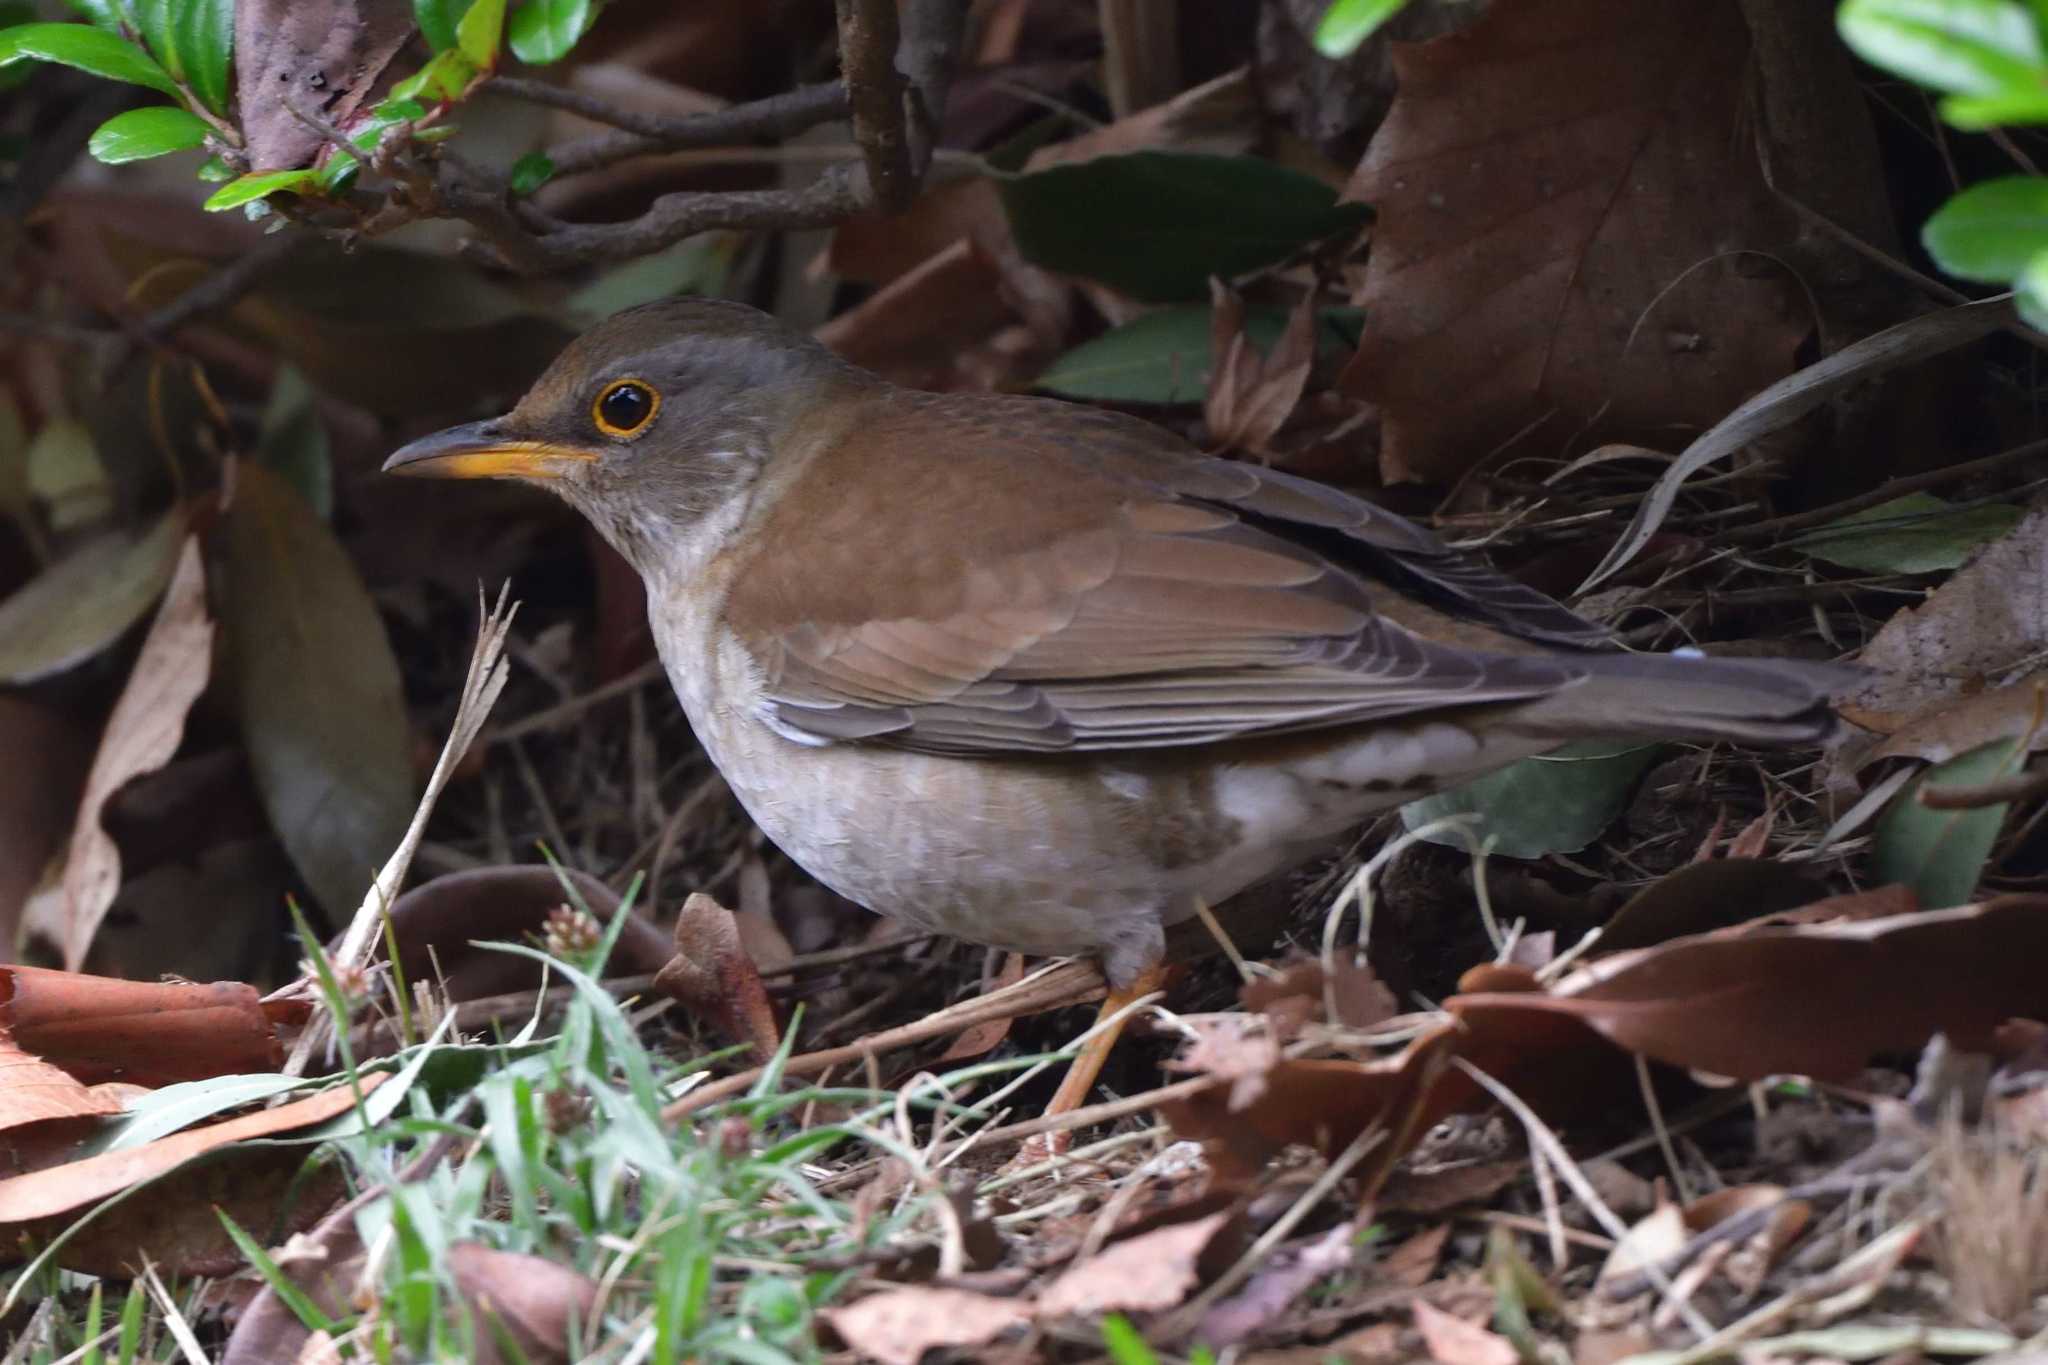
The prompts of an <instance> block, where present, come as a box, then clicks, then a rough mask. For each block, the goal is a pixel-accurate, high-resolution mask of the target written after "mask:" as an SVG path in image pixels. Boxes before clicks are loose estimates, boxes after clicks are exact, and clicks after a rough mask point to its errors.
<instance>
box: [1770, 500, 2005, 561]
mask: <svg viewBox="0 0 2048 1365" xmlns="http://www.w3.org/2000/svg"><path fill="white" fill-rule="evenodd" d="M2023 515H2025V514H2024V513H2023V512H2022V511H2021V510H2020V509H2019V508H2017V507H2008V506H2006V505H2005V504H2003V503H1988V504H1986V505H1984V506H1981V507H1952V506H1950V505H1949V504H1948V503H1945V502H1943V501H1942V500H1941V499H1940V498H1937V497H1935V496H1934V495H1933V494H1931V493H1908V494H1907V495H1906V496H1905V497H1903V498H1894V499H1892V500H1891V501H1890V502H1887V503H1883V504H1881V505H1879V506H1877V507H1872V508H1870V509H1868V510H1867V511H1862V512H1852V513H1850V514H1849V515H1848V516H1846V517H1843V518H1841V519H1840V520H1838V521H1831V522H1829V523H1828V524H1827V525H1825V526H1823V527H1821V528H1820V529H1819V530H1816V531H1809V532H1807V533H1806V534H1805V535H1803V536H1800V537H1798V538H1797V539H1795V540H1793V541H1791V542H1790V543H1791V545H1792V546H1793V547H1794V548H1795V549H1800V550H1804V551H1806V553H1808V554H1810V555H1812V556H1813V557H1814V558H1815V559H1825V560H1826V561H1827V562H1828V563H1830V564H1840V565H1842V566H1843V567H1844V568H1850V569H1864V570H1868V571H1870V572H1873V573H1940V572H1942V571H1944V570H1947V569H1955V568H1960V567H1961V566H1962V563H1963V561H1964V560H1966V559H1968V558H1969V557H1970V555H1971V553H1972V552H1973V551H1975V550H1976V549H1977V548H1978V547H1979V546H1981V545H1984V544H1987V543H1989V542H1990V541H1994V540H1996V539H1998V538H1999V537H2000V536H2002V535H2004V534H2005V533H2006V532H2008V531H2010V530H2012V528H2013V527H2015V526H2017V525H2019V523H2020V518H2021V517H2022V516H2023Z"/></svg>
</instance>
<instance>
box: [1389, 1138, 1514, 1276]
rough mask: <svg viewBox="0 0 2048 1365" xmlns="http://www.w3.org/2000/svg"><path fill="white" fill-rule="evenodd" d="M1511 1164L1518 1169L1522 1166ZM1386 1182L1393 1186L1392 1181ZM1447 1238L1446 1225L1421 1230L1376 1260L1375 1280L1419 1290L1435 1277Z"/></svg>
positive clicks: (1449, 1229)
mask: <svg viewBox="0 0 2048 1365" xmlns="http://www.w3.org/2000/svg"><path fill="white" fill-rule="evenodd" d="M1514 1164H1516V1165H1518V1166H1519V1165H1520V1164H1521V1163H1520V1162H1516V1163H1514ZM1388 1183H1389V1185H1391V1184H1392V1182H1391V1181H1390V1182H1388ZM1450 1236H1451V1225H1450V1224H1449V1223H1438V1224H1437V1225H1436V1226H1435V1227H1432V1228H1424V1229H1423V1230H1422V1231H1421V1232H1418V1233H1416V1234H1415V1235H1414V1236H1413V1237H1410V1238H1409V1239H1408V1240H1407V1241H1405V1242H1403V1243H1401V1245H1399V1246H1397V1247H1395V1248H1393V1249H1392V1250H1391V1251H1389V1252H1387V1254H1386V1255H1384V1256H1382V1257H1380V1259H1379V1260H1377V1261H1375V1262H1374V1263H1373V1267H1372V1268H1373V1273H1374V1277H1375V1278H1376V1279H1380V1280H1384V1281H1386V1282H1387V1283H1389V1284H1392V1285H1396V1286H1399V1287H1402V1288H1406V1289H1420V1288H1422V1286H1423V1285H1425V1284H1427V1283H1429V1280H1430V1277H1431V1276H1433V1275H1435V1274H1436V1263H1437V1262H1438V1261H1439V1260H1440V1259H1442V1257H1443V1254H1444V1243H1445V1242H1447V1241H1449V1240H1450Z"/></svg>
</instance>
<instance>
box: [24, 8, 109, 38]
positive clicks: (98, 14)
mask: <svg viewBox="0 0 2048 1365" xmlns="http://www.w3.org/2000/svg"><path fill="white" fill-rule="evenodd" d="M64 3H65V4H66V5H68V6H69V7H70V9H71V12H72V13H73V14H76V15H77V16H78V17H79V18H81V19H86V20H90V21H91V23H92V26H93V27H94V28H103V29H105V30H106V31H107V32H109V33H113V34H118V33H120V31H121V10H120V7H119V6H118V5H117V4H116V3H115V0H64ZM20 8H22V9H24V10H28V11H29V12H30V13H29V18H33V17H34V9H35V7H34V6H33V5H22V6H20ZM7 22H8V23H10V24H12V23H17V22H21V23H26V22H27V20H26V19H23V20H16V19H13V18H11V17H10V18H9V19H8V20H7Z"/></svg>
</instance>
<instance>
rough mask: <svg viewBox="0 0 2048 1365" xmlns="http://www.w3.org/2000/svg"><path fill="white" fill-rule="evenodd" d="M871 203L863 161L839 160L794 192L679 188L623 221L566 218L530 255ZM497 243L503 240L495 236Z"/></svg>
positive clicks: (833, 218) (822, 222) (599, 251)
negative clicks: (840, 163) (842, 163)
mask: <svg viewBox="0 0 2048 1365" xmlns="http://www.w3.org/2000/svg"><path fill="white" fill-rule="evenodd" d="M867 203H868V192H867V175H866V172H865V171H864V170H863V169H862V168H861V167H858V166H835V167H833V168H832V169H830V170H828V171H826V172H825V173H824V174H823V175H821V176H819V177H818V178H817V179H816V180H814V181H812V182H811V183H810V184H809V185H806V186H804V187H803V188H802V189H796V190H735V191H730V192H726V193H714V192H708V191H707V192H702V193H693V192H689V191H678V192H677V193H674V194H665V195H663V196H661V198H659V199H657V200H655V201H654V203H653V204H651V205H649V206H648V209H647V212H645V213H643V214H641V215H640V216H639V217H638V218H634V219H631V220H629V221H627V222H624V223H563V224H560V225H559V226H556V227H554V228H552V229H551V230H550V231H548V232H547V233H545V234H544V235H542V236H539V237H536V238H531V239H529V241H530V252H529V258H530V260H531V261H532V263H533V266H534V267H535V268H539V269H559V268H563V267H567V266H571V265H580V264H585V263H589V262H597V261H624V260H631V259H632V258H633V257H636V256H644V255H647V254H648V253H649V252H653V251H659V250H661V249H662V248H663V247H665V246H671V245H673V244H674V243H676V242H680V241H681V240H683V238H685V237H694V236H695V235H697V234H698V233H700V232H710V231H712V230H713V229H717V228H723V229H728V230H736V231H753V232H775V231H782V230H787V229H792V228H815V227H829V226H831V225H832V224H835V223H838V222H842V221H844V220H845V219H847V218H849V217H851V216H852V215H854V214H855V213H858V212H860V210H861V209H863V208H865V207H866V206H867ZM459 216H461V217H464V218H468V217H469V215H468V214H467V213H464V214H461V215H459ZM471 221H475V220H474V219H471ZM493 245H498V243H497V242H496V241H495V240H494V241H493Z"/></svg>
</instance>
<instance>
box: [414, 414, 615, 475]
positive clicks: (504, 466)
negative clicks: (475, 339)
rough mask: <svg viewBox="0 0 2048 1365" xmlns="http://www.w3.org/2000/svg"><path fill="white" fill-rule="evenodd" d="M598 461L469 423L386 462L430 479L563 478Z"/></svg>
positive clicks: (488, 425) (571, 449)
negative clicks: (577, 467)
mask: <svg viewBox="0 0 2048 1365" xmlns="http://www.w3.org/2000/svg"><path fill="white" fill-rule="evenodd" d="M596 458H597V452H596V451H594V450H579V449H578V448H576V447H575V446H563V445H556V444H554V443H553V442H551V441H525V440H520V439H518V438H516V437H513V436H511V435H509V434H507V433H506V432H505V431H504V430H503V429H502V428H501V427H500V426H499V424H498V423H497V422H495V421H493V422H470V423H467V424H465V425H463V426H459V427H450V428H448V429H447V430H446V431H437V432H435V433H434V434H433V435H432V436H422V437H420V439H419V440H417V441H414V442H412V443H411V444H410V445H405V446H401V447H399V449H397V450H396V451H394V452H392V455H391V458H390V459H388V460H386V461H385V462H384V472H385V473H387V474H417V475H419V476H421V477H423V478H429V479H559V478H561V477H562V476H563V474H564V473H566V472H567V471H568V470H570V469H573V468H575V467H576V466H577V465H581V464H588V463H590V462H591V461H592V460H594V459H596Z"/></svg>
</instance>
